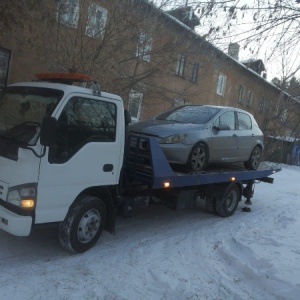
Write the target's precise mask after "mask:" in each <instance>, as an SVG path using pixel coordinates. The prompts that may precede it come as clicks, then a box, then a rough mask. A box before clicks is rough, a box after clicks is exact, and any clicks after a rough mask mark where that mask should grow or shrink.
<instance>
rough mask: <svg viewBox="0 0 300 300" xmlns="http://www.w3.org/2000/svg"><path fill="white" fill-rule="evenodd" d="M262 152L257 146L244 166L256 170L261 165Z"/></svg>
mask: <svg viewBox="0 0 300 300" xmlns="http://www.w3.org/2000/svg"><path fill="white" fill-rule="evenodd" d="M261 155H262V150H261V148H260V147H259V146H255V147H254V149H253V150H252V152H251V154H250V157H249V159H248V160H247V161H246V162H244V166H245V168H246V169H249V170H256V169H257V168H258V166H259V164H260V160H261Z"/></svg>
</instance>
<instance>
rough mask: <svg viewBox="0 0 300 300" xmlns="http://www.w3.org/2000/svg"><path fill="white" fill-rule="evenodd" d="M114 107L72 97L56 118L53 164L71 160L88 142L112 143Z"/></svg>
mask: <svg viewBox="0 0 300 300" xmlns="http://www.w3.org/2000/svg"><path fill="white" fill-rule="evenodd" d="M116 118H117V108H116V105H115V104H113V103H110V102H106V101H100V100H95V99H89V98H83V97H73V98H71V99H70V100H69V102H68V103H67V104H66V106H65V107H64V109H63V111H62V113H61V115H60V117H59V118H58V126H57V132H56V137H57V140H56V149H55V150H54V154H53V155H52V158H53V161H54V162H55V163H63V162H65V161H67V160H68V159H70V158H71V157H72V156H73V155H74V154H75V153H76V152H77V151H78V150H79V149H80V148H82V147H83V146H84V145H85V144H87V143H90V142H114V141H115V139H116Z"/></svg>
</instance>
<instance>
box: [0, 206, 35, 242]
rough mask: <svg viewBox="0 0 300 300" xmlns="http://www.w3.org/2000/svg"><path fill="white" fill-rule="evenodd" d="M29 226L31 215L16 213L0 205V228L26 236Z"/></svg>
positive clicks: (28, 232) (30, 224)
mask: <svg viewBox="0 0 300 300" xmlns="http://www.w3.org/2000/svg"><path fill="white" fill-rule="evenodd" d="M31 226H32V217H30V216H20V215H17V214H15V213H13V212H11V211H10V210H8V209H6V208H4V207H3V206H0V229H2V230H4V231H6V232H8V233H10V234H13V235H17V236H28V235H29V234H30V231H31Z"/></svg>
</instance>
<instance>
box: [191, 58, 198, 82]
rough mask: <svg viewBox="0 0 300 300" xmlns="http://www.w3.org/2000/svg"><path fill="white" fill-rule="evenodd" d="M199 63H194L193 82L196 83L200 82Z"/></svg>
mask: <svg viewBox="0 0 300 300" xmlns="http://www.w3.org/2000/svg"><path fill="white" fill-rule="evenodd" d="M198 71H199V63H197V62H194V63H193V65H192V73H191V82H194V83H196V82H197V80H198Z"/></svg>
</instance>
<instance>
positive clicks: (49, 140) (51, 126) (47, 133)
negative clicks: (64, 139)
mask: <svg viewBox="0 0 300 300" xmlns="http://www.w3.org/2000/svg"><path fill="white" fill-rule="evenodd" d="M56 128H57V120H56V119H55V118H53V117H49V116H46V117H45V118H44V120H43V122H42V126H41V133H40V143H41V145H43V146H53V145H54V144H55V143H56Z"/></svg>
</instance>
